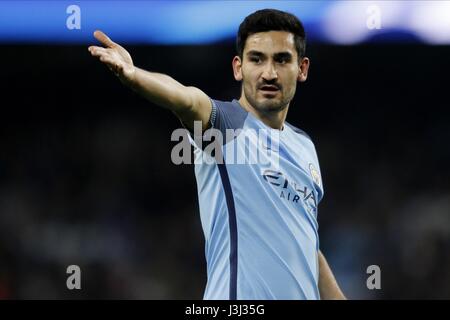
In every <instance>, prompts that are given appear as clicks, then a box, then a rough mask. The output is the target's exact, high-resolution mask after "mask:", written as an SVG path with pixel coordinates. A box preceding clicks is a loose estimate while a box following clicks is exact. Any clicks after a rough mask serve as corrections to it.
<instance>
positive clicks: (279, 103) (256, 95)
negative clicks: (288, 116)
mask: <svg viewBox="0 0 450 320" xmlns="http://www.w3.org/2000/svg"><path fill="white" fill-rule="evenodd" d="M243 90H244V95H245V98H246V99H247V101H248V102H249V103H250V105H251V106H252V107H253V108H254V109H256V110H257V111H259V112H261V113H277V112H280V111H283V110H284V109H286V108H287V107H288V105H289V102H290V101H291V100H292V97H286V96H285V95H284V94H283V90H280V91H279V92H278V93H277V95H276V96H274V97H264V95H263V94H261V91H259V90H258V89H255V91H253V92H248V91H249V90H246V89H245V86H244V87H243Z"/></svg>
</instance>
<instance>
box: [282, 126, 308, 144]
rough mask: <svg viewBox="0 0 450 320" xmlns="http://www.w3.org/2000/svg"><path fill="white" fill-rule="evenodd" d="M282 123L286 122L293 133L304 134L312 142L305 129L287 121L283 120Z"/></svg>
mask: <svg viewBox="0 0 450 320" xmlns="http://www.w3.org/2000/svg"><path fill="white" fill-rule="evenodd" d="M284 123H285V124H286V126H288V127H289V128H291V129H292V131H294V132H295V133H298V134H299V135H302V136H304V137H305V138H307V139H308V140H310V141H311V142H312V139H311V137H310V136H309V134H307V133H306V132H305V131H303V130H302V129H299V128H297V127H295V126H293V125H292V124H290V123H288V122H287V121H285V122H284Z"/></svg>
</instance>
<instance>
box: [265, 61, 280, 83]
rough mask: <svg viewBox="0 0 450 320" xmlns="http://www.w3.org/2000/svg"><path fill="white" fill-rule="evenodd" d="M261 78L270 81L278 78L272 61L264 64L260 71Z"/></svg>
mask: <svg viewBox="0 0 450 320" xmlns="http://www.w3.org/2000/svg"><path fill="white" fill-rule="evenodd" d="M262 78H263V79H264V80H265V81H267V82H270V81H272V80H275V79H277V78H278V75H277V70H276V69H275V67H274V65H273V63H267V64H266V66H265V68H264V70H263V73H262Z"/></svg>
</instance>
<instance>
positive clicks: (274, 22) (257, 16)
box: [236, 9, 306, 59]
mask: <svg viewBox="0 0 450 320" xmlns="http://www.w3.org/2000/svg"><path fill="white" fill-rule="evenodd" d="M266 31H287V32H290V33H292V34H294V41H295V48H296V49H297V53H298V57H299V58H301V57H304V56H305V49H306V34H305V29H304V28H303V24H302V23H301V21H300V20H299V19H298V18H297V17H296V16H294V15H293V14H290V13H288V12H284V11H280V10H276V9H263V10H258V11H255V12H253V13H252V14H251V15H249V16H247V17H246V18H245V19H244V21H242V23H241V24H240V26H239V31H238V35H237V39H236V50H237V54H238V55H239V57H241V59H242V55H243V53H244V47H245V42H246V41H247V38H248V37H249V36H251V35H252V34H254V33H258V32H266Z"/></svg>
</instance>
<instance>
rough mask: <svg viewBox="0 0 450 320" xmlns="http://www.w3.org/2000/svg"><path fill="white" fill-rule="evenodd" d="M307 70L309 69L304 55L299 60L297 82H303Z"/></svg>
mask: <svg viewBox="0 0 450 320" xmlns="http://www.w3.org/2000/svg"><path fill="white" fill-rule="evenodd" d="M308 70H309V59H308V58H306V57H304V58H302V60H301V61H300V63H299V65H298V77H297V81H299V82H305V81H306V79H307V78H308Z"/></svg>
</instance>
